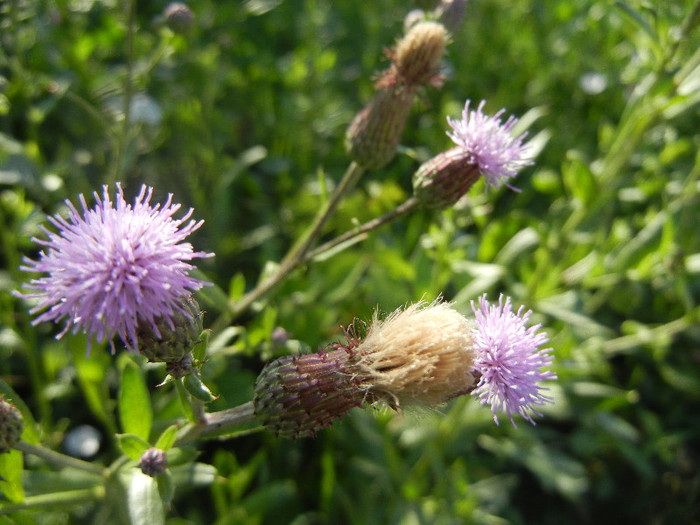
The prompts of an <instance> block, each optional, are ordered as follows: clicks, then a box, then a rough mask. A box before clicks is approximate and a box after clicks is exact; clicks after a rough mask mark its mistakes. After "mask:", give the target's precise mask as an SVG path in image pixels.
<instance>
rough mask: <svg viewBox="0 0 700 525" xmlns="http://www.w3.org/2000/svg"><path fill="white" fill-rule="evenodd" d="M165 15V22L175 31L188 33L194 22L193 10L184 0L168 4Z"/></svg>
mask: <svg viewBox="0 0 700 525" xmlns="http://www.w3.org/2000/svg"><path fill="white" fill-rule="evenodd" d="M163 15H164V16H165V23H166V24H167V25H168V27H169V28H170V29H171V30H172V31H173V33H187V32H188V31H189V30H190V29H191V28H192V25H193V24H194V14H192V10H191V9H190V8H189V7H187V5H185V4H183V3H182V2H172V3H170V4H168V6H167V7H166V8H165V11H164V12H163Z"/></svg>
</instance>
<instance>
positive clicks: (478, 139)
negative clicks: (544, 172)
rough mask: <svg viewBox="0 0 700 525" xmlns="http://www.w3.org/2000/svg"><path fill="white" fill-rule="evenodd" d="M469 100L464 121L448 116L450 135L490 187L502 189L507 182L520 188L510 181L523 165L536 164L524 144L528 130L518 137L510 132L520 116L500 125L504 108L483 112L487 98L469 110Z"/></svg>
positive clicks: (463, 112) (464, 113)
mask: <svg viewBox="0 0 700 525" xmlns="http://www.w3.org/2000/svg"><path fill="white" fill-rule="evenodd" d="M469 103H470V101H469V100H467V102H466V104H465V105H464V110H463V111H462V119H461V120H456V119H451V118H450V117H447V122H448V124H449V125H450V127H451V128H452V133H450V132H449V131H448V132H447V136H448V137H450V138H451V139H452V141H453V142H454V143H455V144H457V146H459V147H461V148H462V150H463V153H464V155H465V161H466V162H467V163H468V164H473V165H476V166H478V167H479V171H480V172H481V173H482V174H483V175H484V179H485V181H486V188H487V189H488V187H489V186H495V187H496V188H500V187H501V185H505V186H507V187H509V188H510V189H512V190H515V191H519V190H518V189H517V188H514V187H513V186H510V185H509V184H508V183H507V180H508V179H510V178H512V177H515V175H516V174H517V173H518V171H520V169H521V168H523V167H525V166H530V165H532V164H533V162H532V160H530V158H529V156H528V149H529V148H528V145H527V144H523V143H522V141H523V139H524V138H525V137H526V136H527V133H523V134H522V135H520V136H519V137H517V138H515V137H513V136H512V135H511V134H510V131H511V130H512V129H513V126H515V124H517V122H518V119H517V118H515V117H513V116H511V117H509V118H508V120H506V122H505V124H501V119H500V116H501V115H502V114H503V113H504V112H505V110H504V109H501V110H500V111H499V112H498V113H496V114H495V115H494V116H493V117H489V116H488V115H486V114H485V113H483V112H482V111H481V109H482V108H483V107H484V104H486V101H485V100H482V101H481V103H480V104H479V107H478V108H477V109H476V111H474V110H471V111H470V110H469Z"/></svg>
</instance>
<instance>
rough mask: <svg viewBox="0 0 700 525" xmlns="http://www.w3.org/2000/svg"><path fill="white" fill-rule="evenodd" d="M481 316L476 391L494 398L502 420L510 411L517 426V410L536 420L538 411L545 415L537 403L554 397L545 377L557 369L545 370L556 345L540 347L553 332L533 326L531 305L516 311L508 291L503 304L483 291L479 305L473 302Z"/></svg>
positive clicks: (491, 400)
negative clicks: (548, 393) (529, 323)
mask: <svg viewBox="0 0 700 525" xmlns="http://www.w3.org/2000/svg"><path fill="white" fill-rule="evenodd" d="M472 310H474V315H475V316H476V325H477V327H476V328H475V330H474V331H475V334H474V336H475V337H474V339H475V347H476V349H477V358H476V363H475V369H476V371H478V372H479V373H481V379H480V380H479V384H478V385H477V387H476V389H474V391H473V392H472V395H477V396H479V399H480V401H481V404H482V405H483V404H486V403H488V404H489V405H491V407H492V409H493V418H494V420H495V421H496V424H498V417H497V413H498V412H505V413H506V415H507V416H508V417H509V418H510V421H511V423H513V426H517V425H516V424H515V421H513V415H514V414H520V415H521V416H522V417H523V418H525V419H526V420H527V421H529V422H530V423H532V424H533V425H534V424H535V422H534V421H533V419H532V415H533V414H536V415H541V414H540V413H539V412H537V411H536V410H535V409H534V408H533V406H534V405H544V404H546V403H552V402H553V400H552V399H551V398H550V397H548V396H545V395H544V394H543V393H542V391H543V390H546V388H543V387H542V386H540V382H541V381H544V380H550V379H556V378H557V375H556V374H555V373H554V372H551V371H548V370H547V371H543V369H544V368H546V367H549V366H550V365H551V364H552V359H553V357H552V355H551V354H550V353H549V352H551V348H545V349H542V348H540V347H541V346H542V345H544V344H546V343H547V342H548V341H549V340H548V339H547V334H546V333H544V332H539V333H538V331H539V329H540V328H541V325H535V326H531V327H529V328H528V327H527V326H526V324H527V321H528V319H529V317H530V314H531V313H532V312H531V311H529V310H528V311H527V312H523V307H522V306H521V307H520V308H519V309H518V311H517V312H515V313H514V312H513V310H512V306H511V303H510V298H506V299H505V301H504V297H503V295H501V296H500V297H499V299H498V305H495V304H493V305H492V304H490V303H489V302H488V301H487V300H486V296H485V295H483V296H481V297H480V298H479V307H478V308H477V307H476V306H475V305H474V303H473V302H472Z"/></svg>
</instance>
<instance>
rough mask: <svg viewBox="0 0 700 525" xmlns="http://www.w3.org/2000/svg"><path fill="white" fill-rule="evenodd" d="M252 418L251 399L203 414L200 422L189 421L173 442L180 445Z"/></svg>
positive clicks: (253, 409) (252, 407) (242, 423)
mask: <svg viewBox="0 0 700 525" xmlns="http://www.w3.org/2000/svg"><path fill="white" fill-rule="evenodd" d="M254 420H255V408H254V406H253V402H252V401H249V402H248V403H244V404H243V405H240V406H237V407H234V408H229V409H227V410H221V411H219V412H212V413H211V414H205V415H204V419H203V422H202V423H199V424H197V423H190V424H189V425H187V426H185V427H183V428H182V430H181V431H180V432H179V435H178V436H177V438H176V439H175V444H176V445H181V444H182V443H187V442H189V441H194V440H196V439H199V438H204V437H207V436H211V434H218V433H220V432H225V431H227V430H231V429H233V428H236V427H238V426H240V425H244V424H246V423H250V422H251V421H254Z"/></svg>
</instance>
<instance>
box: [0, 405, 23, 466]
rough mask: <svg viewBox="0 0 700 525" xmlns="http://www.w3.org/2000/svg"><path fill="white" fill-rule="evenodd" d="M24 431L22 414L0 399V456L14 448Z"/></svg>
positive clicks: (13, 406)
mask: <svg viewBox="0 0 700 525" xmlns="http://www.w3.org/2000/svg"><path fill="white" fill-rule="evenodd" d="M23 430H24V419H23V418H22V414H21V413H20V411H19V410H18V409H17V407H16V406H15V405H13V404H12V403H8V402H7V401H5V400H4V399H3V398H2V397H0V454H4V453H6V452H9V451H10V450H11V449H12V447H14V446H15V445H16V444H17V442H18V441H19V438H20V437H21V436H22V431H23Z"/></svg>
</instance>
